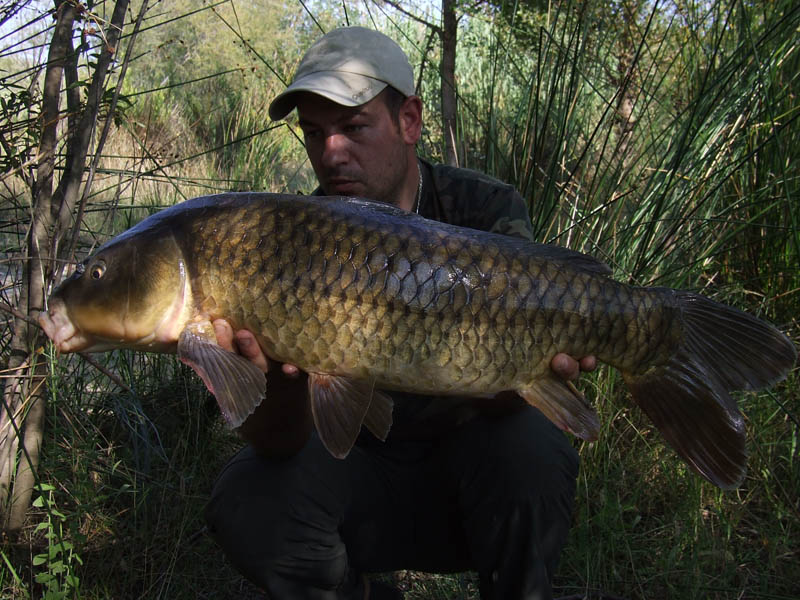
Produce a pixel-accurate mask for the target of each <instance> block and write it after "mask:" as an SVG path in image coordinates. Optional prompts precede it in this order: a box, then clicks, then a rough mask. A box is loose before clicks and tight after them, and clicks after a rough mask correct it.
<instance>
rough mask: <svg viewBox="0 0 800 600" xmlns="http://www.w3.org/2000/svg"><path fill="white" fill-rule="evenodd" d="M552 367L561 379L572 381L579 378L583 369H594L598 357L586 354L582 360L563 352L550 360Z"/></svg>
mask: <svg viewBox="0 0 800 600" xmlns="http://www.w3.org/2000/svg"><path fill="white" fill-rule="evenodd" d="M550 368H551V369H552V370H553V372H554V373H555V374H556V375H558V376H559V377H560V378H561V379H563V380H565V381H572V380H575V379H577V378H578V376H579V375H580V374H581V371H587V372H588V371H594V370H595V369H596V368H597V357H595V356H584V357H583V358H581V359H580V360H576V359H574V358H572V357H571V356H570V355H569V354H564V353H563V352H561V353H559V354H556V355H555V356H554V357H553V360H552V361H550Z"/></svg>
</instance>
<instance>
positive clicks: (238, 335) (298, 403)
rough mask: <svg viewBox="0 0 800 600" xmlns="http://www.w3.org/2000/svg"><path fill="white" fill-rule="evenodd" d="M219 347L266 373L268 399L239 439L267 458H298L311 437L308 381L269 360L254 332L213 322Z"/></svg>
mask: <svg viewBox="0 0 800 600" xmlns="http://www.w3.org/2000/svg"><path fill="white" fill-rule="evenodd" d="M213 325H214V333H215V334H216V336H217V343H218V344H219V345H220V346H221V347H222V348H224V349H225V350H228V351H229V352H236V353H237V354H241V355H242V356H243V357H244V358H246V359H247V360H249V361H251V362H252V363H253V364H254V365H256V366H257V367H258V368H259V369H261V370H262V371H264V373H267V395H266V398H264V401H263V402H262V403H261V404H260V405H259V406H258V408H256V410H255V412H254V413H253V414H252V415H250V416H249V417H247V419H245V421H244V423H242V425H241V426H240V427H239V428H238V430H237V431H238V433H239V435H240V436H241V437H242V438H244V440H245V441H247V442H248V443H249V444H250V445H252V446H253V447H254V448H255V449H256V451H257V452H258V453H259V454H261V455H262V456H265V457H271V458H278V457H287V456H292V455H293V454H296V453H297V452H298V451H299V450H300V449H301V448H302V447H303V446H304V445H305V443H306V442H307V441H308V438H309V436H310V435H311V428H312V420H311V406H310V405H309V403H308V401H307V400H306V395H305V394H306V392H305V386H306V382H305V379H303V378H301V375H302V372H301V371H300V369H298V368H297V367H296V366H295V365H289V364H283V365H281V368H280V369H278V368H277V367H278V363H276V362H275V361H273V360H271V359H269V358H268V357H267V355H266V354H264V351H263V350H262V349H261V346H259V345H258V340H256V337H255V336H254V335H253V334H252V332H250V331H247V330H245V329H241V330H239V331H236V332H234V331H233V328H232V327H231V325H230V323H228V322H227V321H225V320H224V319H217V320H216V321H214V322H213Z"/></svg>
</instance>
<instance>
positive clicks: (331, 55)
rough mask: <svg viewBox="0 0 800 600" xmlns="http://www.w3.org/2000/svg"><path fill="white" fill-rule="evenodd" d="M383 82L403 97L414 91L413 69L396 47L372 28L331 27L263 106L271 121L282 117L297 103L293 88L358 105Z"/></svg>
mask: <svg viewBox="0 0 800 600" xmlns="http://www.w3.org/2000/svg"><path fill="white" fill-rule="evenodd" d="M387 85H390V86H392V87H393V88H395V89H397V90H398V91H399V92H400V93H402V94H404V95H406V96H411V95H413V94H414V71H413V70H412V69H411V65H410V64H409V62H408V57H407V56H406V55H405V52H403V50H402V49H401V48H400V46H398V45H397V44H396V43H395V42H394V41H393V40H392V39H391V38H389V37H387V36H385V35H383V34H382V33H380V32H378V31H375V30H374V29H367V28H365V27H342V28H340V29H334V30H333V31H331V32H329V33H327V34H326V35H324V36H323V37H322V38H320V39H319V40H318V41H317V42H316V43H315V44H314V45H313V46H311V48H309V50H308V52H306V54H305V56H303V59H302V60H301V61H300V64H299V65H298V67H297V71H296V72H295V74H294V79H293V80H292V83H291V84H290V85H289V87H287V88H286V91H284V92H283V93H282V94H280V95H279V96H278V97H277V98H275V99H274V100H273V101H272V103H271V104H270V105H269V116H270V118H271V119H272V120H273V121H277V120H279V119H282V118H283V117H285V116H286V115H288V114H289V113H290V112H291V111H292V109H294V108H295V106H297V93H298V92H312V93H314V94H319V95H320V96H324V97H325V98H327V99H328V100H331V101H333V102H336V103H337V104H341V105H343V106H360V105H361V104H364V103H365V102H369V101H370V100H372V99H373V98H374V97H375V96H377V95H378V94H380V93H381V92H382V91H383V89H384V88H385V87H386V86H387Z"/></svg>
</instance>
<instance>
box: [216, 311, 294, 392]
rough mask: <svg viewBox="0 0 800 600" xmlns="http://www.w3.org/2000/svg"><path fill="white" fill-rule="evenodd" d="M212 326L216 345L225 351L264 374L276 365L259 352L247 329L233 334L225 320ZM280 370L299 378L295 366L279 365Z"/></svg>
mask: <svg viewBox="0 0 800 600" xmlns="http://www.w3.org/2000/svg"><path fill="white" fill-rule="evenodd" d="M213 325H214V333H215V334H216V336H217V343H218V344H219V345H220V346H222V347H223V348H225V350H227V351H229V352H236V353H237V354H241V355H242V356H244V357H245V358H246V359H247V360H249V361H250V362H252V363H253V364H254V365H255V366H257V367H258V368H259V369H261V370H262V371H264V373H268V372H269V371H270V368H272V369H274V368H275V365H276V364H277V363H275V362H274V361H272V360H270V359H269V358H267V356H266V354H264V351H263V350H261V346H259V345H258V340H256V336H254V335H253V333H252V332H250V331H248V330H247V329H240V330H239V331H237V332H235V333H234V331H233V328H232V327H231V324H230V323H228V322H227V321H226V320H225V319H217V320H216V321H214V323H213ZM281 370H282V371H283V374H284V375H286V376H287V377H292V378H295V377H299V376H300V369H298V368H297V367H296V366H295V365H290V364H288V363H283V364H282V365H281Z"/></svg>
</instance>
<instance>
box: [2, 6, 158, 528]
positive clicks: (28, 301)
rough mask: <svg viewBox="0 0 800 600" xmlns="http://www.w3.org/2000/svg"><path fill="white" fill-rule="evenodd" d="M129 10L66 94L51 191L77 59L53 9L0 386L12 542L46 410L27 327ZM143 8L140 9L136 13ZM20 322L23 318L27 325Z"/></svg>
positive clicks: (69, 17) (39, 304) (69, 31)
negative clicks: (60, 162)
mask: <svg viewBox="0 0 800 600" xmlns="http://www.w3.org/2000/svg"><path fill="white" fill-rule="evenodd" d="M128 4H129V0H117V3H116V5H115V7H114V12H113V16H112V18H111V22H110V24H109V26H108V28H107V30H106V31H105V32H104V38H103V39H104V40H105V43H104V47H103V48H102V49H101V50H100V52H99V54H98V56H97V65H96V67H95V69H94V72H93V74H92V81H91V83H90V85H89V88H88V94H87V100H86V105H85V106H84V107H82V108H81V107H80V106H78V103H79V100H80V97H79V96H78V95H77V94H75V93H70V92H68V93H67V103H68V110H67V113H68V114H69V117H68V124H67V132H66V139H67V140H68V141H67V151H66V156H65V158H64V165H65V168H64V174H63V175H62V177H61V179H60V181H59V183H58V186H57V187H56V190H55V192H54V191H53V183H54V173H55V167H56V157H57V153H58V130H59V124H60V122H61V120H62V117H64V116H65V115H62V114H61V109H60V100H61V94H62V90H61V87H62V81H63V80H64V78H65V70H66V71H67V76H66V78H67V80H68V81H70V82H75V81H77V58H78V57H77V56H76V53H77V52H79V51H80V49H78V50H77V51H76V50H75V49H74V48H73V45H72V37H73V26H74V24H75V21H76V18H77V17H78V4H77V3H74V2H71V1H68V0H56V2H55V6H56V11H55V14H56V26H55V29H54V31H53V38H52V40H51V42H50V48H49V53H48V60H47V69H46V71H45V77H44V86H43V90H42V111H41V136H40V142H39V148H38V152H37V157H38V160H39V163H38V165H37V170H36V178H35V182H34V185H33V203H32V205H33V211H32V213H33V217H32V221H31V228H30V233H29V235H28V241H27V247H26V255H25V256H24V257H23V277H22V288H21V290H20V296H19V302H18V306H17V308H18V311H17V315H18V316H17V317H16V318H15V320H14V325H13V328H14V330H13V336H12V339H11V353H10V358H9V364H8V373H9V374H10V376H9V377H8V378H7V379H6V380H5V386H4V388H3V404H2V407H0V526H2V529H3V530H5V531H6V532H7V533H9V534H11V535H14V534H16V533H17V532H18V531H19V530H20V529H21V528H22V526H23V524H24V521H25V515H26V513H27V510H28V507H29V506H30V501H31V496H32V493H33V486H34V484H35V482H36V470H37V467H38V464H39V449H40V447H41V443H42V433H43V426H44V415H45V408H46V407H45V394H44V382H45V377H46V374H47V369H46V364H45V362H44V361H43V359H42V355H41V354H40V353H37V348H39V347H40V346H41V345H42V343H43V341H44V340H43V338H42V334H41V332H40V330H39V329H38V328H37V327H35V326H33V325H32V323H35V322H36V319H37V317H38V315H39V313H40V312H41V310H42V309H43V307H44V304H45V294H46V293H47V290H48V288H49V285H50V282H51V280H52V276H53V268H54V264H55V263H56V259H57V257H58V248H59V241H60V239H61V237H62V236H63V235H64V233H65V232H67V231H68V230H69V229H70V224H71V221H72V219H73V215H74V211H75V205H76V202H77V199H78V197H79V191H80V186H81V183H82V179H83V173H84V169H85V166H86V157H87V154H88V150H89V145H90V141H91V137H92V131H93V130H94V128H95V124H96V122H97V116H98V113H99V110H100V100H101V98H102V94H103V89H104V86H105V81H106V74H107V72H108V68H109V66H110V64H111V60H112V58H113V57H114V55H115V53H116V46H117V44H118V41H119V38H120V34H121V31H122V26H123V24H124V20H125V14H126V11H127V8H128ZM146 4H147V2H144V6H143V7H142V11H144V10H145V6H146ZM142 14H143V13H142ZM131 43H132V42H131ZM74 89H75V88H73V90H74ZM78 111H82V112H81V113H80V118H77V117H76V114H77V112H78ZM109 118H111V116H110V115H109ZM67 246H70V244H67ZM20 315H27V318H25V317H24V316H20Z"/></svg>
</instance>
